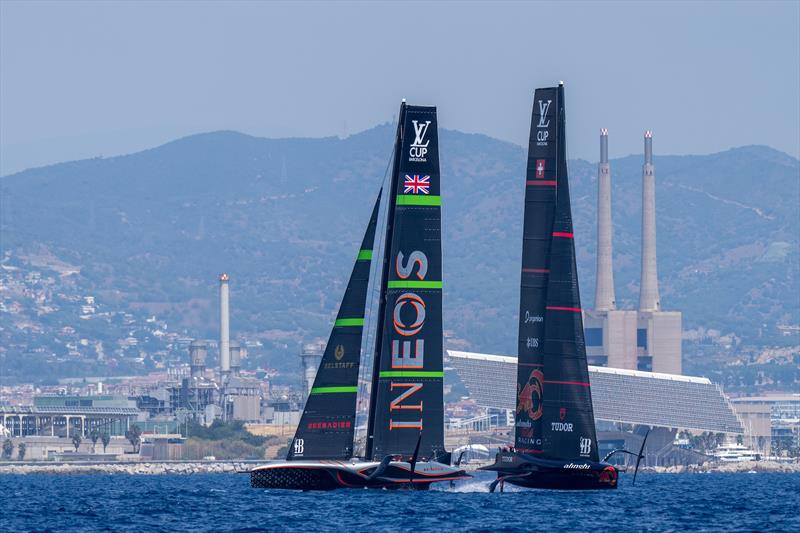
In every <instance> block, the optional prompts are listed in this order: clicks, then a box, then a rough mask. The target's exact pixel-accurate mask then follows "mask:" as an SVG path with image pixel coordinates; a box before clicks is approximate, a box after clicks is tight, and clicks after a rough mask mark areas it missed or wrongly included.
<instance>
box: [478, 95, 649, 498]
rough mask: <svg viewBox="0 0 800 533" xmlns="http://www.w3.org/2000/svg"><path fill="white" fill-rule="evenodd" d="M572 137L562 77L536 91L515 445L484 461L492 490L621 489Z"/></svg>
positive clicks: (525, 231)
mask: <svg viewBox="0 0 800 533" xmlns="http://www.w3.org/2000/svg"><path fill="white" fill-rule="evenodd" d="M565 139H566V132H565V115H564V86H563V84H559V86H558V87H548V88H541V89H537V90H536V93H535V95H534V103H533V114H532V120H531V132H530V140H529V144H528V163H527V175H526V181H525V185H526V186H525V218H524V228H523V243H522V274H521V291H520V312H519V347H518V360H517V391H516V395H517V407H516V413H515V428H514V430H515V435H514V447H513V448H509V449H503V450H501V451H500V453H498V454H497V457H496V459H495V463H494V464H493V465H491V466H486V467H483V468H482V470H491V471H495V472H497V479H496V480H495V481H494V482H493V483H492V485H491V486H490V489H491V490H492V491H494V490H495V488H496V487H497V486H498V484H499V485H500V487H501V490H502V487H503V484H504V483H511V484H513V485H518V486H521V487H531V488H544V489H614V488H616V487H617V478H618V471H617V469H616V468H615V467H614V466H613V465H611V464H608V463H606V462H604V461H600V460H599V458H598V451H597V436H596V435H595V424H594V411H593V409H592V394H591V385H590V383H589V369H588V366H587V362H586V346H585V343H584V337H583V318H582V314H581V303H580V293H579V290H578V273H577V267H576V263H575V242H574V239H573V228H572V213H571V207H570V199H569V181H568V178H567V159H566V142H565ZM626 453H629V452H626ZM640 454H641V452H640ZM605 459H608V456H607V457H606V458H605ZM637 468H638V462H637Z"/></svg>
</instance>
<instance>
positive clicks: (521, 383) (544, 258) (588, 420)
mask: <svg viewBox="0 0 800 533" xmlns="http://www.w3.org/2000/svg"><path fill="white" fill-rule="evenodd" d="M565 133H566V132H565V115H564V88H563V86H559V87H550V88H544V89H537V90H536V94H535V97H534V106H533V114H532V121H531V134H530V143H529V149H528V154H529V155H528V171H527V176H526V190H525V220H524V229H523V252H522V281H521V292H520V323H519V353H518V357H519V359H518V367H517V408H516V427H515V447H516V448H517V449H518V450H520V451H522V452H525V453H530V454H540V455H542V456H543V457H550V458H555V459H570V458H576V457H583V458H586V459H589V460H592V461H597V459H598V456H597V439H596V435H595V426H594V413H593V410H592V396H591V390H590V384H589V370H588V367H587V361H586V346H585V343H584V336H583V318H582V314H581V305H580V295H579V290H578V273H577V267H576V262H575V242H574V237H573V230H572V213H571V207H570V199H569V180H568V175H567V161H566V135H565Z"/></svg>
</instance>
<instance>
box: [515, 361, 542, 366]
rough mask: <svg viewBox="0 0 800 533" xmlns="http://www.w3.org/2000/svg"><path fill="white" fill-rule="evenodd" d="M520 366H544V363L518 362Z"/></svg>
mask: <svg viewBox="0 0 800 533" xmlns="http://www.w3.org/2000/svg"><path fill="white" fill-rule="evenodd" d="M517 364H518V365H519V366H544V365H543V364H542V363H519V362H518V363H517Z"/></svg>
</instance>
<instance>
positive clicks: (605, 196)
mask: <svg viewBox="0 0 800 533" xmlns="http://www.w3.org/2000/svg"><path fill="white" fill-rule="evenodd" d="M594 308H595V310H596V311H613V310H614V309H616V308H617V301H616V297H615V296H614V269H613V266H612V259H611V169H610V166H609V164H608V130H607V129H606V128H603V129H601V130H600V163H599V164H598V165H597V287H596V288H595V293H594Z"/></svg>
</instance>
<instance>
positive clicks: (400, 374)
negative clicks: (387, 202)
mask: <svg viewBox="0 0 800 533" xmlns="http://www.w3.org/2000/svg"><path fill="white" fill-rule="evenodd" d="M380 377H382V378H443V377H444V372H443V371H442V372H436V371H433V372H428V371H424V370H387V371H383V372H381V373H380Z"/></svg>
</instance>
